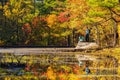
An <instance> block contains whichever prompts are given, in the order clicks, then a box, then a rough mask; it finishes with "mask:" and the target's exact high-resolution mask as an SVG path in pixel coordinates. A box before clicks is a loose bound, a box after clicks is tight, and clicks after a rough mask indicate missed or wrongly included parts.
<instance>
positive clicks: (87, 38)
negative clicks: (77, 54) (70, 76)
mask: <svg viewBox="0 0 120 80" xmlns="http://www.w3.org/2000/svg"><path fill="white" fill-rule="evenodd" d="M89 35H90V29H88V27H87V28H86V34H85V41H86V42H89Z"/></svg>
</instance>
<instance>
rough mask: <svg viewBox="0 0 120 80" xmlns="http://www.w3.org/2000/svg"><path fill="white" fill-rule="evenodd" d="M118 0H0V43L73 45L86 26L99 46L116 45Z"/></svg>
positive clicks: (118, 32)
mask: <svg viewBox="0 0 120 80" xmlns="http://www.w3.org/2000/svg"><path fill="white" fill-rule="evenodd" d="M119 22H120V1H119V0H0V46H11V45H25V46H27V45H32V46H76V44H77V43H78V37H79V35H83V36H85V28H86V27H88V28H89V29H90V41H91V42H96V43H97V44H98V45H99V46H116V45H119V41H120V40H119V34H120V27H119Z"/></svg>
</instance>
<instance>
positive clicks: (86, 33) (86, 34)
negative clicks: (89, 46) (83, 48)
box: [79, 27, 90, 42]
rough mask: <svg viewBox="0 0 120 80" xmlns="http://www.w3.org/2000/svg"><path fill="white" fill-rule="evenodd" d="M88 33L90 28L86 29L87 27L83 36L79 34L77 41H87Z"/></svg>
mask: <svg viewBox="0 0 120 80" xmlns="http://www.w3.org/2000/svg"><path fill="white" fill-rule="evenodd" d="M89 35H90V29H88V27H87V28H86V31H85V38H84V36H81V35H80V36H79V41H86V42H89Z"/></svg>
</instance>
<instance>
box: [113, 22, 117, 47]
mask: <svg viewBox="0 0 120 80" xmlns="http://www.w3.org/2000/svg"><path fill="white" fill-rule="evenodd" d="M113 29H114V40H113V47H115V46H116V45H117V23H116V22H115V21H114V27H113Z"/></svg>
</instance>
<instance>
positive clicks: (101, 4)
mask: <svg viewBox="0 0 120 80" xmlns="http://www.w3.org/2000/svg"><path fill="white" fill-rule="evenodd" d="M87 1H88V2H89V4H90V5H91V10H90V11H89V13H91V15H92V17H93V16H94V19H92V22H94V23H97V24H98V25H99V24H102V23H103V22H107V21H109V20H110V21H112V22H113V24H114V26H113V29H114V41H113V46H116V44H117V33H118V32H117V27H118V23H119V22H120V5H119V4H120V3H119V1H118V0H87ZM97 18H99V21H98V19H97ZM100 18H101V19H100ZM96 19H97V21H96Z"/></svg>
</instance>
